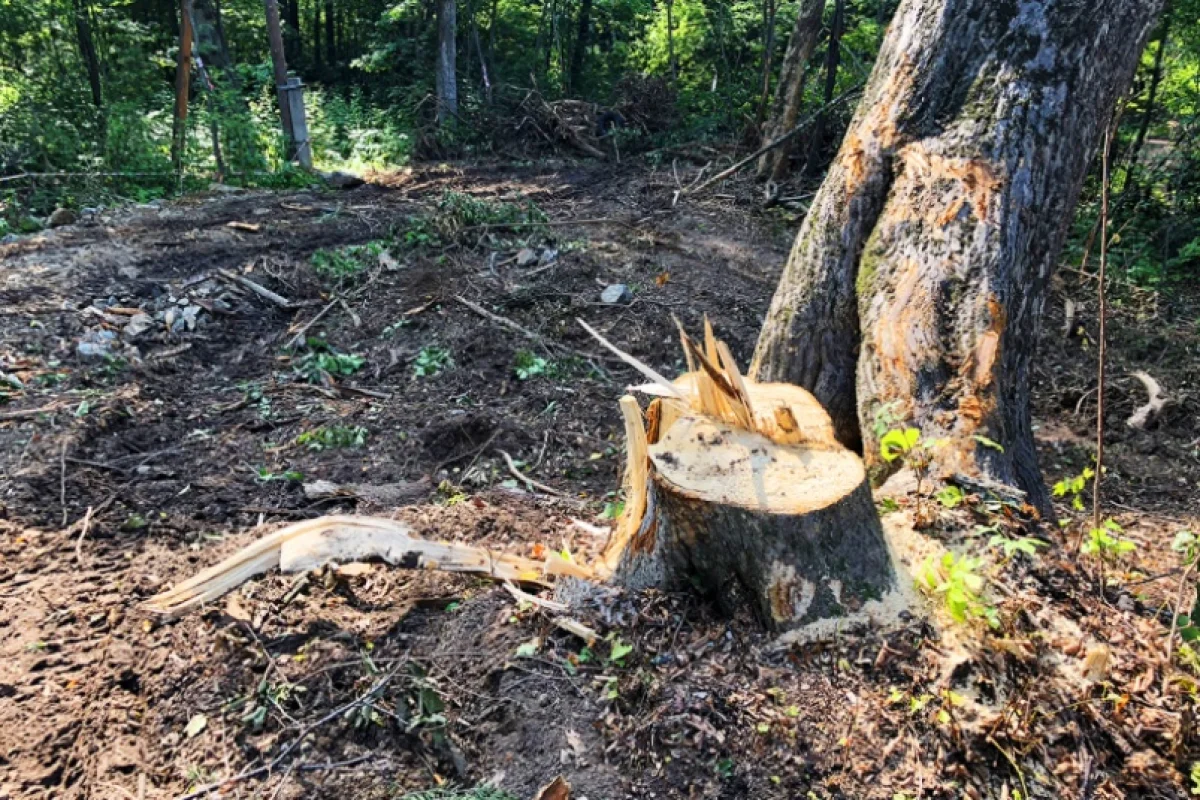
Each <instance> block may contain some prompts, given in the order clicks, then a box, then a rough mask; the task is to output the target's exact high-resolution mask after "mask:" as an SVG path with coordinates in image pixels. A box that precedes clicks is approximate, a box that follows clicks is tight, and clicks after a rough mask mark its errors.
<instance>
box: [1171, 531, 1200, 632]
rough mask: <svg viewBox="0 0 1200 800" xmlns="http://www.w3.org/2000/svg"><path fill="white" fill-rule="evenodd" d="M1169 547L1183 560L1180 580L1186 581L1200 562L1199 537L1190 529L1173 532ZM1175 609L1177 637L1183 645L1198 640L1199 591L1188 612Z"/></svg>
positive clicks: (1199, 622)
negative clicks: (1181, 612)
mask: <svg viewBox="0 0 1200 800" xmlns="http://www.w3.org/2000/svg"><path fill="white" fill-rule="evenodd" d="M1171 549H1172V550H1174V551H1175V552H1176V553H1179V555H1180V558H1181V559H1182V561H1183V568H1184V576H1183V577H1182V578H1181V579H1180V581H1181V582H1182V581H1186V580H1187V578H1188V576H1189V575H1191V574H1192V572H1193V571H1194V570H1195V569H1196V566H1197V564H1198V563H1200V537H1197V536H1196V534H1194V533H1192V532H1191V531H1180V532H1179V533H1177V534H1175V539H1174V540H1173V541H1172V542H1171ZM1181 599H1182V598H1181ZM1175 611H1176V616H1175V625H1176V627H1178V629H1179V638H1180V639H1182V640H1183V642H1184V646H1185V647H1187V646H1189V645H1190V644H1191V643H1193V642H1196V641H1198V640H1200V592H1197V593H1196V598H1195V602H1194V603H1193V604H1192V608H1191V610H1190V611H1189V612H1188V613H1186V614H1180V613H1178V612H1179V609H1178V608H1177V609H1175Z"/></svg>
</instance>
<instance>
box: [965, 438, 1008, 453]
mask: <svg viewBox="0 0 1200 800" xmlns="http://www.w3.org/2000/svg"><path fill="white" fill-rule="evenodd" d="M971 438H972V439H974V440H975V441H977V442H979V443H980V444H981V445H983V446H984V447H990V448H991V449H993V450H998V451H999V452H1001V453H1003V452H1004V446H1003V445H1002V444H1000V443H999V442H994V441H992V440H991V439H989V438H987V437H986V436H980V435H979V434H975V435H974V436H972V437H971Z"/></svg>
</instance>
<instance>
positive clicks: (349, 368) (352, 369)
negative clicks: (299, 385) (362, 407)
mask: <svg viewBox="0 0 1200 800" xmlns="http://www.w3.org/2000/svg"><path fill="white" fill-rule="evenodd" d="M308 344H309V347H312V348H314V349H313V350H311V351H310V352H308V353H305V354H304V355H303V356H301V357H300V359H299V360H298V361H297V362H296V366H295V370H296V374H298V375H299V376H300V377H302V378H304V380H306V381H308V382H309V383H327V382H328V381H329V380H330V378H345V377H349V376H350V375H353V374H354V373H356V372H358V371H359V370H360V369H362V368H363V365H364V364H366V363H367V360H366V359H365V358H363V357H362V356H359V355H352V354H350V353H340V352H338V351H336V350H334V349H333V348H331V347H329V345H328V344H326V343H325V342H324V340H322V339H311V338H310V339H309V340H308Z"/></svg>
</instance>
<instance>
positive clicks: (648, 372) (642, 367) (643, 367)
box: [575, 318, 687, 400]
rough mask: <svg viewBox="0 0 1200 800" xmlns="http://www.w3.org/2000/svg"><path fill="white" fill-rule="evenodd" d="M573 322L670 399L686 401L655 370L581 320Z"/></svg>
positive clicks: (671, 384)
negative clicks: (652, 382)
mask: <svg viewBox="0 0 1200 800" xmlns="http://www.w3.org/2000/svg"><path fill="white" fill-rule="evenodd" d="M575 321H576V322H578V323H579V324H580V325H582V326H583V329H584V330H585V331H587V332H588V333H590V334H591V335H592V337H593V338H594V339H595V340H596V341H597V342H599V343H600V344H602V345H604V347H605V348H607V349H608V350H609V351H611V352H612V354H613V355H615V356H616V357H617V358H619V359H621V360H622V361H624V362H625V363H626V364H628V365H629V366H631V367H633V368H634V369H636V370H637V371H638V372H640V373H642V374H643V375H645V376H646V377H647V378H649V379H650V380H652V381H654V383H656V384H658V386H659V388H661V389H662V390H663V391H664V392H666V393H667V394H668V395H670V396H671V397H678V398H680V399H685V400H686V399H687V398H686V397H684V396H683V395H682V394H680V392H679V389H678V388H676V387H675V384H673V383H671V382H670V381H669V380H667V379H666V378H664V377H663V376H662V375H661V374H660V373H659V372H658V371H657V370H656V369H654V368H653V367H651V366H649V365H648V364H643V363H642V362H641V361H638V360H637V359H636V358H634V357H633V356H631V355H629V353H626V352H625V351H624V350H621V349H620V348H618V347H617V346H616V345H615V344H613V343H612V342H610V341H609V340H608V339H605V338H604V337H603V336H601V335H600V332H599V331H597V330H596V329H595V328H593V327H592V326H591V325H588V324H587V323H586V322H584V321H583V320H581V319H578V318H576V320H575Z"/></svg>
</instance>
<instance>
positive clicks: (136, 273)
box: [117, 264, 142, 281]
mask: <svg viewBox="0 0 1200 800" xmlns="http://www.w3.org/2000/svg"><path fill="white" fill-rule="evenodd" d="M117 274H118V275H120V276H121V277H122V278H125V279H126V280H131V281H132V280H137V279H138V278H140V277H141V275H142V271H141V270H140V269H138V268H137V267H135V266H133V265H131V264H129V265H126V266H124V267H117Z"/></svg>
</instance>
